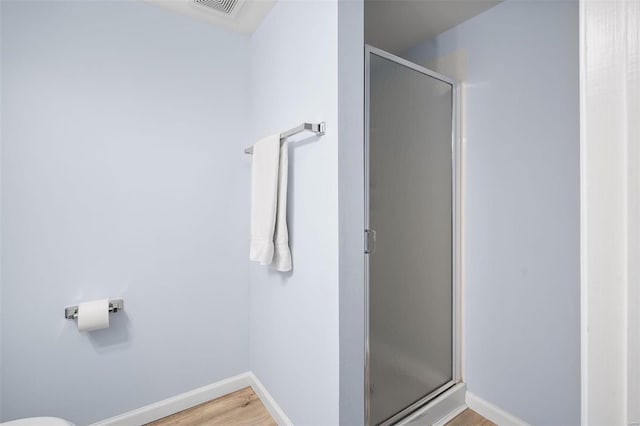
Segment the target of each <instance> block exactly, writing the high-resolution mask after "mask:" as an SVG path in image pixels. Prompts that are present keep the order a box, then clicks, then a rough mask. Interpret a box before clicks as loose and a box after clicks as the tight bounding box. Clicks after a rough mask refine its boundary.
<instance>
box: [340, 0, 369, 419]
mask: <svg viewBox="0 0 640 426" xmlns="http://www.w3.org/2000/svg"><path fill="white" fill-rule="evenodd" d="M363 45H364V1H363V0H340V1H339V2H338V114H339V137H340V143H339V144H338V149H339V152H338V155H339V161H338V165H339V170H338V176H339V210H340V424H341V425H358V424H364V328H365V327H364V318H365V309H364V253H363V249H364V241H363V240H364V232H363V230H364V197H363V196H362V193H363V190H364V162H363V152H364V103H363V100H364V73H363V72H362V71H363V69H364V49H363ZM358 194H360V196H358Z"/></svg>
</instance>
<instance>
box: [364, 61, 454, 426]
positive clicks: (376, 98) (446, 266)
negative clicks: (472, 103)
mask: <svg viewBox="0 0 640 426" xmlns="http://www.w3.org/2000/svg"><path fill="white" fill-rule="evenodd" d="M369 99H370V100H369V114H370V115H369V126H370V129H369V209H370V210H369V224H370V226H369V227H370V228H371V229H373V230H375V231H376V247H375V253H373V254H370V255H369V256H370V257H369V309H370V314H369V321H370V322H369V327H370V328H369V334H370V342H369V344H370V385H371V392H370V395H371V399H370V410H371V411H370V416H371V417H370V419H371V423H372V424H377V423H380V422H382V421H384V420H386V419H388V418H389V417H391V416H393V415H394V414H396V413H398V412H399V411H401V410H403V409H404V408H406V407H408V406H409V405H411V404H412V403H414V402H416V401H418V400H419V399H421V398H423V397H425V396H426V395H428V394H429V393H431V392H433V391H434V390H436V389H438V388H439V387H441V386H442V385H444V384H446V383H447V382H449V381H451V380H452V378H453V365H452V358H453V353H452V346H453V324H452V323H453V279H452V269H453V268H452V265H453V250H452V249H453V246H452V241H453V239H452V168H451V167H452V138H451V131H452V111H453V88H452V86H451V85H450V84H448V83H445V82H443V81H441V80H438V79H436V78H433V77H431V76H429V75H426V74H423V73H421V72H418V71H416V70H413V69H411V68H409V67H407V66H405V65H401V64H399V63H396V62H393V61H391V60H389V59H385V58H382V57H380V56H377V55H375V54H371V61H370V95H369Z"/></svg>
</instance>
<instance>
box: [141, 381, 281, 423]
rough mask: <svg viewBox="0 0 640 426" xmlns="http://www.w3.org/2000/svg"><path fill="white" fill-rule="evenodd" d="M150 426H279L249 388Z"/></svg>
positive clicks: (181, 412) (157, 421)
mask: <svg viewBox="0 0 640 426" xmlns="http://www.w3.org/2000/svg"><path fill="white" fill-rule="evenodd" d="M149 425H151V426H178V425H181V426H204V425H207V426H209V425H233V426H277V423H276V422H275V421H274V420H273V417H271V415H270V414H269V412H268V411H267V409H266V408H265V407H264V405H263V404H262V401H260V398H258V396H257V395H256V394H255V393H254V392H253V389H251V388H250V387H246V388H244V389H240V390H239V391H236V392H233V393H230V394H228V395H225V396H222V397H220V398H218V399H214V400H213V401H209V402H205V403H203V404H200V405H196V406H195V407H192V408H189V409H188V410H184V411H180V412H179V413H176V414H173V415H171V416H169V417H165V418H163V419H160V420H156V421H155V422H152V423H149Z"/></svg>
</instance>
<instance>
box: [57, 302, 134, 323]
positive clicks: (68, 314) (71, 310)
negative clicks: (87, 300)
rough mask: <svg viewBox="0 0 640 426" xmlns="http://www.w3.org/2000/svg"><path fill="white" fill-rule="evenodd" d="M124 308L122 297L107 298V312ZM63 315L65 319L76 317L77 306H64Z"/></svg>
mask: <svg viewBox="0 0 640 426" xmlns="http://www.w3.org/2000/svg"><path fill="white" fill-rule="evenodd" d="M121 309H124V300H123V299H114V300H109V313H111V312H118V311H119V310H121ZM64 317H65V318H66V319H77V318H78V306H77V305H76V306H67V307H66V308H64Z"/></svg>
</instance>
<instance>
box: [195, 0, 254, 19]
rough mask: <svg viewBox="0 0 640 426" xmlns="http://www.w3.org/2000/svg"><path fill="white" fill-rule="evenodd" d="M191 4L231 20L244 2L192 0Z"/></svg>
mask: <svg viewBox="0 0 640 426" xmlns="http://www.w3.org/2000/svg"><path fill="white" fill-rule="evenodd" d="M193 2H194V3H195V4H197V5H198V6H202V7H203V8H207V9H208V10H211V11H213V12H216V13H218V14H220V15H224V16H226V17H229V18H233V17H235V16H236V14H237V13H238V11H239V10H240V8H241V7H242V3H244V0H193Z"/></svg>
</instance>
